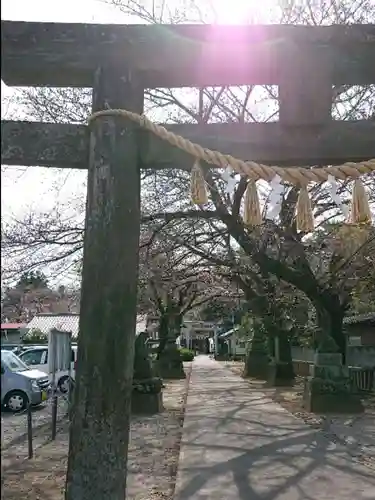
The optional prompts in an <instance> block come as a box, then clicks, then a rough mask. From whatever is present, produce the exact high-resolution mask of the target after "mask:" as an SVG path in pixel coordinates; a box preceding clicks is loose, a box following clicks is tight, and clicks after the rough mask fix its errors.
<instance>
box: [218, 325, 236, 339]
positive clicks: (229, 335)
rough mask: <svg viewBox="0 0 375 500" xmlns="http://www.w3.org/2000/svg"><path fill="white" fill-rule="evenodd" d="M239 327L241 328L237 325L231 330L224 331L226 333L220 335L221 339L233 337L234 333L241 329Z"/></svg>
mask: <svg viewBox="0 0 375 500" xmlns="http://www.w3.org/2000/svg"><path fill="white" fill-rule="evenodd" d="M239 328H240V327H239V326H235V327H234V328H232V329H231V330H228V331H226V332H224V333H221V334H220V335H219V337H220V338H221V339H227V338H229V337H231V336H232V335H233V334H234V333H236V332H237V331H238V330H239Z"/></svg>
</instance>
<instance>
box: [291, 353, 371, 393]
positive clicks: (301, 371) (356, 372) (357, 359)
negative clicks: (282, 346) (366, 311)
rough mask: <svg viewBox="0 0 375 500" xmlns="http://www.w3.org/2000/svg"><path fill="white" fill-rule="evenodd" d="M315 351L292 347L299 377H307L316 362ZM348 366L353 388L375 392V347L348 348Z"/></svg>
mask: <svg viewBox="0 0 375 500" xmlns="http://www.w3.org/2000/svg"><path fill="white" fill-rule="evenodd" d="M314 354H315V351H314V349H311V348H308V347H292V359H293V366H294V370H295V372H296V374H297V375H300V376H302V377H307V376H308V375H309V373H310V365H311V364H312V363H313V362H314ZM347 364H348V366H349V377H350V380H351V383H352V385H353V388H355V389H356V390H358V391H364V392H372V391H375V347H373V346H348V348H347Z"/></svg>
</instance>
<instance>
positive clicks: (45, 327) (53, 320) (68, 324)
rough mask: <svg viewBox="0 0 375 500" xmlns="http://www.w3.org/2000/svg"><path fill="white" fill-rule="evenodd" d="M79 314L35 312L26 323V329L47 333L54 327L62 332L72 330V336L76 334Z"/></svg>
mask: <svg viewBox="0 0 375 500" xmlns="http://www.w3.org/2000/svg"><path fill="white" fill-rule="evenodd" d="M78 325H79V314H74V313H66V314H54V313H49V314H48V313H46V314H37V315H36V316H34V317H33V319H32V320H31V321H30V322H29V323H28V324H27V328H28V329H34V328H35V329H38V330H40V331H41V332H43V333H45V334H48V333H49V332H50V330H52V329H53V328H56V330H61V331H63V332H72V335H73V337H76V336H77V335H78Z"/></svg>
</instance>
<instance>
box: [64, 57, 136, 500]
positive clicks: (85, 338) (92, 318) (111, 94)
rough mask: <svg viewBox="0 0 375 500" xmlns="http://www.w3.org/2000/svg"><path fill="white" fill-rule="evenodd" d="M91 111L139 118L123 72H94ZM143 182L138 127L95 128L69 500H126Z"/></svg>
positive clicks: (119, 122) (116, 122) (113, 121)
mask: <svg viewBox="0 0 375 500" xmlns="http://www.w3.org/2000/svg"><path fill="white" fill-rule="evenodd" d="M95 77H96V82H95V87H94V93H93V109H94V111H95V110H99V109H104V108H106V107H108V106H109V107H110V108H127V109H131V110H133V111H136V112H141V111H142V103H143V89H142V86H140V85H139V83H137V82H136V81H134V80H133V78H132V75H131V74H130V72H129V70H128V69H127V68H121V67H119V66H118V65H117V66H113V67H106V68H100V69H99V70H98V71H97V73H96V75H95ZM139 221H140V175H139V165H138V145H137V133H136V127H135V126H134V125H133V124H131V123H130V122H129V121H124V120H123V119H121V118H99V119H98V120H97V121H95V122H94V123H93V124H92V131H91V137H90V155H89V171H88V183H87V205H86V228H85V241H84V258H83V271H82V273H83V274H82V298H81V313H80V333H79V337H78V361H77V380H76V388H75V394H74V407H73V415H72V424H71V428H70V442H69V458H68V471H67V477H66V492H65V499H66V500H104V499H111V500H124V499H125V498H126V470H127V455H128V439H129V418H130V403H131V392H132V376H133V358H134V339H135V326H136V304H137V281H138V250H139Z"/></svg>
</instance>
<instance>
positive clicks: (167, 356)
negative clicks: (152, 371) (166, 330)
mask: <svg viewBox="0 0 375 500" xmlns="http://www.w3.org/2000/svg"><path fill="white" fill-rule="evenodd" d="M156 370H157V373H158V375H159V377H161V378H163V379H184V378H185V377H186V374H185V371H184V366H183V364H182V360H181V355H180V352H179V350H178V348H177V345H176V343H175V342H169V343H168V344H167V346H166V348H165V349H164V351H163V352H162V354H161V355H160V357H159V359H158V360H157V361H156Z"/></svg>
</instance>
